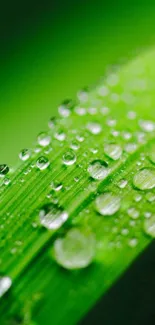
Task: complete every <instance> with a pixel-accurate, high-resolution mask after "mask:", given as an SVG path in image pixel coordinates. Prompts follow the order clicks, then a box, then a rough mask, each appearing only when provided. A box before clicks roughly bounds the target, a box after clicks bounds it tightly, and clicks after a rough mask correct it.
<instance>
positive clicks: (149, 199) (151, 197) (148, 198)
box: [146, 192, 155, 202]
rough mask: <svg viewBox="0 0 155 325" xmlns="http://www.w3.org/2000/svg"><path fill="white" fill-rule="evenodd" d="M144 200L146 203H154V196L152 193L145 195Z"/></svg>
mask: <svg viewBox="0 0 155 325" xmlns="http://www.w3.org/2000/svg"><path fill="white" fill-rule="evenodd" d="M146 200H147V201H148V202H153V201H155V194H154V193H151V192H149V193H146Z"/></svg>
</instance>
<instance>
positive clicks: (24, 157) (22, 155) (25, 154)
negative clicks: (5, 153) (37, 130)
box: [19, 149, 31, 161]
mask: <svg viewBox="0 0 155 325" xmlns="http://www.w3.org/2000/svg"><path fill="white" fill-rule="evenodd" d="M30 156H31V150H29V149H23V150H22V151H21V152H20V153H19V158H20V159H21V160H23V161H25V160H28V159H29V158H30Z"/></svg>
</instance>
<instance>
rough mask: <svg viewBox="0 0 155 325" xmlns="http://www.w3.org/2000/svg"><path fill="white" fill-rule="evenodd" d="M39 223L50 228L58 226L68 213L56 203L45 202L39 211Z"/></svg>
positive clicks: (62, 222)
mask: <svg viewBox="0 0 155 325" xmlns="http://www.w3.org/2000/svg"><path fill="white" fill-rule="evenodd" d="M39 217H40V222H41V224H42V225H43V226H44V227H45V228H47V229H50V230H52V229H53V230H54V229H58V228H60V227H61V226H62V225H63V224H64V223H65V221H66V220H67V219H68V213H67V212H66V211H64V210H63V208H62V207H59V206H58V205H56V204H53V203H49V204H45V205H44V206H43V207H42V208H41V209H40V212H39Z"/></svg>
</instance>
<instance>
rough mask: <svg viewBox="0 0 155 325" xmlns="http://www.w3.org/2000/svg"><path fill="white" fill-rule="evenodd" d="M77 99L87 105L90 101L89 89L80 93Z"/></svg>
mask: <svg viewBox="0 0 155 325" xmlns="http://www.w3.org/2000/svg"><path fill="white" fill-rule="evenodd" d="M77 97H78V99H79V100H80V102H82V103H86V102H87V101H88V90H87V89H82V90H80V91H78V93H77Z"/></svg>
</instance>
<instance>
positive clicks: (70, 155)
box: [62, 149, 76, 166]
mask: <svg viewBox="0 0 155 325" xmlns="http://www.w3.org/2000/svg"><path fill="white" fill-rule="evenodd" d="M62 160H63V163H64V164H65V165H67V166H70V165H73V164H74V163H75V162H76V155H75V153H74V151H73V150H72V149H70V150H68V151H67V152H65V153H64V155H63V157H62Z"/></svg>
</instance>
